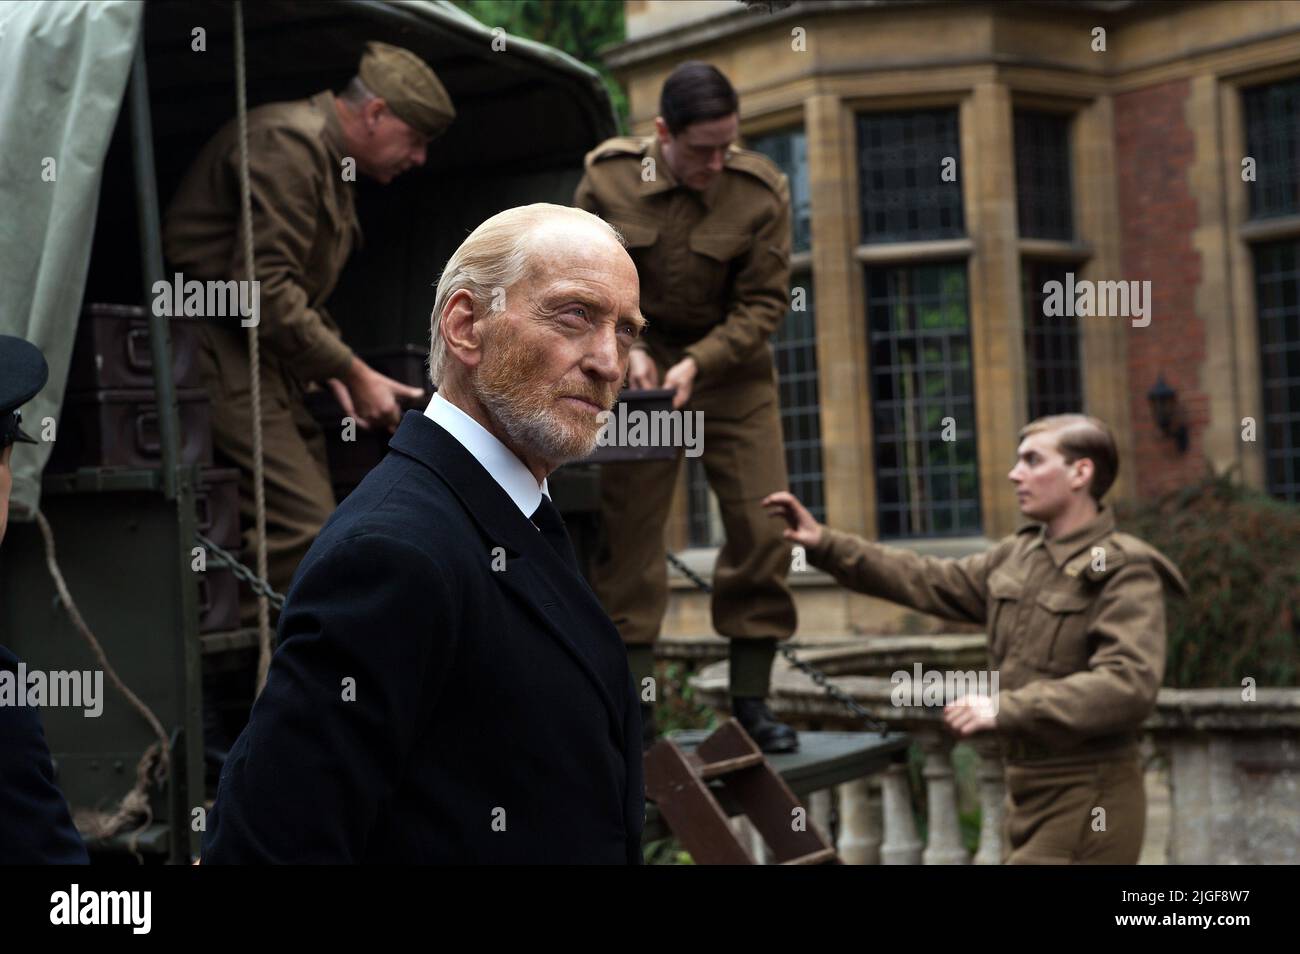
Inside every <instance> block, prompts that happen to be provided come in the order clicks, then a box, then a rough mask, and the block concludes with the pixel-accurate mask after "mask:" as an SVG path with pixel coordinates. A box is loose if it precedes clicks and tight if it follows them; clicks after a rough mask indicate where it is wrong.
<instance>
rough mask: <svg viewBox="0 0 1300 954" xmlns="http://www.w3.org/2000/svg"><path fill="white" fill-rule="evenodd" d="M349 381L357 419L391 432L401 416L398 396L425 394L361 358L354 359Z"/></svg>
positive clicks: (395, 428)
mask: <svg viewBox="0 0 1300 954" xmlns="http://www.w3.org/2000/svg"><path fill="white" fill-rule="evenodd" d="M346 384H347V386H348V392H349V393H350V394H351V395H352V404H353V406H354V407H355V408H356V412H357V417H358V419H360V420H363V421H365V422H366V423H367V424H368V425H369V426H371V427H382V428H384V429H385V430H387V431H388V432H389V433H392V432H393V431H395V430H397V425H398V423H399V422H400V421H401V420H402V408H401V405H400V404H398V398H403V397H404V398H408V399H412V400H414V399H416V398H420V397H422V396H423V395H424V392H423V391H422V390H421V389H420V388H415V387H411V386H410V385H407V384H403V383H402V382H401V381H394V380H393V379H392V378H390V377H387V376H386V375H382V374H380V373H379V372H378V371H376V370H375V369H374V368H372V367H370V365H368V364H366V363H365V362H364V361H362V360H361V359H360V358H353V359H352V367H351V368H350V369H349V371H348V377H347V380H346Z"/></svg>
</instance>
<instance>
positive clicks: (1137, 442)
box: [1085, 80, 1210, 498]
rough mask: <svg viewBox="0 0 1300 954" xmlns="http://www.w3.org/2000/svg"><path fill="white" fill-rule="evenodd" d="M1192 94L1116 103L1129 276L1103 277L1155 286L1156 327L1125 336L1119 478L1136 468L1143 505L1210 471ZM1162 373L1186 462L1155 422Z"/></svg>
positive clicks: (1185, 90)
mask: <svg viewBox="0 0 1300 954" xmlns="http://www.w3.org/2000/svg"><path fill="white" fill-rule="evenodd" d="M1189 93H1190V84H1189V83H1188V81H1186V80H1178V81H1176V82H1172V83H1163V84H1161V85H1159V86H1149V87H1146V88H1144V89H1140V90H1136V91H1134V92H1131V93H1124V94H1122V95H1119V96H1116V97H1115V153H1116V170H1117V174H1118V182H1117V189H1118V195H1119V221H1120V232H1121V235H1120V242H1121V245H1120V248H1121V256H1122V267H1123V275H1121V276H1109V275H1102V276H1096V277H1097V278H1098V279H1108V278H1112V277H1120V278H1124V279H1126V280H1130V281H1144V280H1149V281H1150V282H1151V300H1152V302H1151V312H1150V314H1151V324H1150V325H1148V326H1147V327H1145V328H1134V327H1133V326H1132V325H1131V324H1130V325H1129V326H1128V376H1127V383H1128V392H1129V416H1130V426H1131V428H1132V434H1133V452H1134V460H1131V461H1121V470H1122V469H1123V468H1124V467H1132V468H1133V470H1132V473H1133V474H1134V475H1135V476H1136V479H1137V492H1138V495H1139V496H1140V497H1144V498H1149V497H1152V496H1156V495H1158V494H1161V493H1163V492H1165V491H1168V490H1171V489H1173V488H1176V487H1178V486H1180V485H1182V484H1185V483H1190V482H1192V481H1194V480H1196V479H1197V478H1198V477H1200V476H1202V475H1203V474H1204V471H1205V461H1204V457H1203V454H1202V450H1201V447H1202V441H1201V438H1202V436H1203V435H1204V433H1205V427H1206V424H1207V423H1208V422H1209V414H1210V401H1209V396H1208V395H1207V394H1206V393H1205V390H1204V388H1203V387H1202V382H1201V374H1202V367H1203V364H1204V360H1205V323H1204V321H1202V320H1201V319H1200V318H1199V317H1197V315H1196V312H1195V299H1196V288H1197V285H1198V284H1199V283H1200V280H1201V257H1200V254H1199V253H1198V252H1197V251H1196V250H1195V249H1194V248H1193V247H1192V232H1193V230H1194V229H1195V227H1196V216H1197V209H1196V199H1195V197H1194V196H1193V195H1192V192H1191V184H1190V177H1189V174H1188V171H1189V167H1190V166H1191V164H1192V160H1193V151H1194V146H1193V140H1192V131H1191V129H1189V128H1188V125H1187V119H1186V112H1185V110H1186V107H1187V98H1188V95H1189ZM1085 320H1086V319H1085ZM1094 320H1097V321H1103V320H1109V321H1114V320H1116V319H1113V318H1112V319H1101V318H1098V319H1094ZM1161 373H1163V374H1164V377H1165V382H1166V383H1167V384H1168V385H1169V386H1170V387H1171V388H1174V389H1175V390H1176V391H1177V392H1178V404H1179V406H1180V410H1181V412H1182V414H1183V421H1184V423H1186V425H1187V428H1188V436H1189V438H1190V440H1189V443H1188V448H1187V453H1186V454H1181V455H1180V454H1179V453H1178V451H1177V448H1176V447H1175V445H1174V442H1173V440H1172V439H1170V438H1167V437H1163V436H1161V434H1160V431H1159V430H1158V429H1157V427H1156V425H1155V421H1154V420H1152V415H1151V406H1150V403H1149V402H1148V401H1147V391H1148V390H1150V388H1151V386H1152V385H1153V384H1155V382H1156V377H1157V375H1159V374H1161Z"/></svg>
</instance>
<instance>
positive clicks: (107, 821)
mask: <svg viewBox="0 0 1300 954" xmlns="http://www.w3.org/2000/svg"><path fill="white" fill-rule="evenodd" d="M36 524H37V526H39V527H40V529H41V536H42V537H43V538H44V540H45V565H46V567H48V568H49V571H50V577H51V578H52V579H53V580H54V588H55V589H56V590H57V591H58V594H59V600H60V602H62V603H63V607H64V609H66V610H67V611H68V617H69V618H70V619H71V620H72V625H73V627H74V628H75V629H76V630H77V632H78V633H80V634H81V637H82V638H83V639H84V640H85V641H86V643H87V644H88V645H89V646H90V651H91V652H92V653H93V654H94V656H95V659H96V660H97V661H98V662H99V666H100V668H101V669H102V670H103V671H104V674H105V675H107V676H108V681H109V682H110V683H111V684H112V686H113V688H115V689H116V690H117V691H118V692H120V693H121V694H122V695H123V696H124V697H125V698H126V701H127V702H129V703H130V704H131V708H133V709H135V711H136V712H138V713H140V715H141V716H142V717H143V718H144V721H145V722H147V723H149V728H151V729H153V732H154V735H156V736H157V737H158V739H157V741H155V742H153V743H151V744H150V745H149V747H148V748H147V749H145V751H144V754H143V755H141V756H140V761H139V763H137V765H136V767H135V785H133V786H132V788H131V790H130V791H129V792H127V793H126V794H125V795H123V796H122V801H121V802H120V803H119V804H118V806H117V808H116V809H115V810H114V811H113V812H111V813H105V812H97V811H94V810H90V809H83V810H80V811H78V812H77V813H76V815H75V818H74V821H75V822H76V825H77V828H79V829H80V830H81V831H82V832H83V833H84V834H86V835H87V836H89V837H91V838H107V837H110V836H112V835H116V834H117V833H118V832H119V831H121V830H122V829H123V828H125V827H126V826H127V825H128V824H129V823H130V822H131V820H132V819H134V818H137V817H141V816H143V819H144V820H143V821H142V822H141V823H140V825H139V827H138V828H136V829H135V831H133V832H132V833H131V842H130V847H131V851H132V852H134V851H135V850H136V844H137V840H138V839H139V837H140V834H141V832H143V831H144V830H145V829H146V828H147V827H149V824H150V822H152V821H153V809H152V808H150V807H149V794H148V791H149V785H150V781H151V779H150V776H151V775H152V781H153V782H154V783H155V784H159V785H161V784H162V782H163V781H164V780H165V779H166V778H167V773H168V771H169V770H170V767H171V746H170V743H169V742H168V740H167V733H166V731H165V730H164V729H163V727H162V723H161V722H160V721H158V717H157V716H156V715H154V713H153V710H152V709H150V708H149V707H148V706H147V705H146V704H145V703H144V701H143V700H142V699H141V698H140V697H139V696H137V695H136V694H135V693H134V692H132V691H131V690H130V689H129V688H127V686H126V684H125V683H124V682H122V680H121V679H120V678H119V677H118V675H117V670H115V669H114V668H113V666H112V664H111V663H110V662H109V661H108V656H106V655H105V654H104V647H103V646H101V645H100V643H99V640H98V639H96V638H95V634H94V633H92V632H91V631H90V627H89V626H87V625H86V620H85V618H84V617H82V615H81V611H80V610H79V609H77V604H76V603H75V602H73V600H72V594H71V593H70V592H69V591H68V584H67V581H66V580H64V578H63V571H62V570H61V569H59V561H58V559H57V558H56V556H55V552H54V531H53V530H51V529H50V523H49V521H48V520H46V519H45V514H44V513H42V512H41V511H40V510H37V511H36Z"/></svg>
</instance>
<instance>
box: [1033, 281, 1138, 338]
mask: <svg viewBox="0 0 1300 954" xmlns="http://www.w3.org/2000/svg"><path fill="white" fill-rule="evenodd" d="M1043 295H1044V296H1045V297H1044V298H1043V316H1044V317H1045V318H1094V317H1095V318H1132V319H1133V327H1134V328H1145V327H1146V326H1147V325H1149V324H1151V282H1150V281H1143V282H1138V281H1119V282H1094V281H1089V280H1088V279H1086V278H1085V279H1081V280H1080V281H1075V279H1074V272H1066V273H1065V281H1064V282H1063V283H1062V282H1058V281H1050V282H1045V283H1044V284H1043Z"/></svg>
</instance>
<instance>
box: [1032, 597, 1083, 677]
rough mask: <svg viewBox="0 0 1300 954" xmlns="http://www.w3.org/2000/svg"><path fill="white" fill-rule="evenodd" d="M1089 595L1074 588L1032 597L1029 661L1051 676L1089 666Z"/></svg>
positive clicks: (1066, 674)
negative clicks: (1033, 605)
mask: <svg viewBox="0 0 1300 954" xmlns="http://www.w3.org/2000/svg"><path fill="white" fill-rule="evenodd" d="M1092 602H1093V601H1092V597H1090V596H1089V595H1088V594H1087V593H1084V592H1079V591H1076V590H1043V591H1042V592H1040V593H1039V594H1038V596H1037V597H1036V598H1035V604H1036V605H1035V607H1034V614H1033V620H1034V628H1035V630H1036V633H1035V637H1034V640H1033V647H1032V649H1033V653H1032V656H1031V657H1030V659H1029V662H1030V663H1031V664H1033V665H1034V666H1036V667H1037V668H1038V669H1040V670H1042V671H1043V672H1048V673H1051V674H1052V675H1054V676H1068V675H1069V674H1070V673H1074V672H1082V671H1083V670H1085V669H1087V668H1088V656H1089V652H1088V623H1089V619H1090V617H1091V614H1090V613H1089V612H1088V610H1089V608H1090V607H1091V606H1092Z"/></svg>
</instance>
